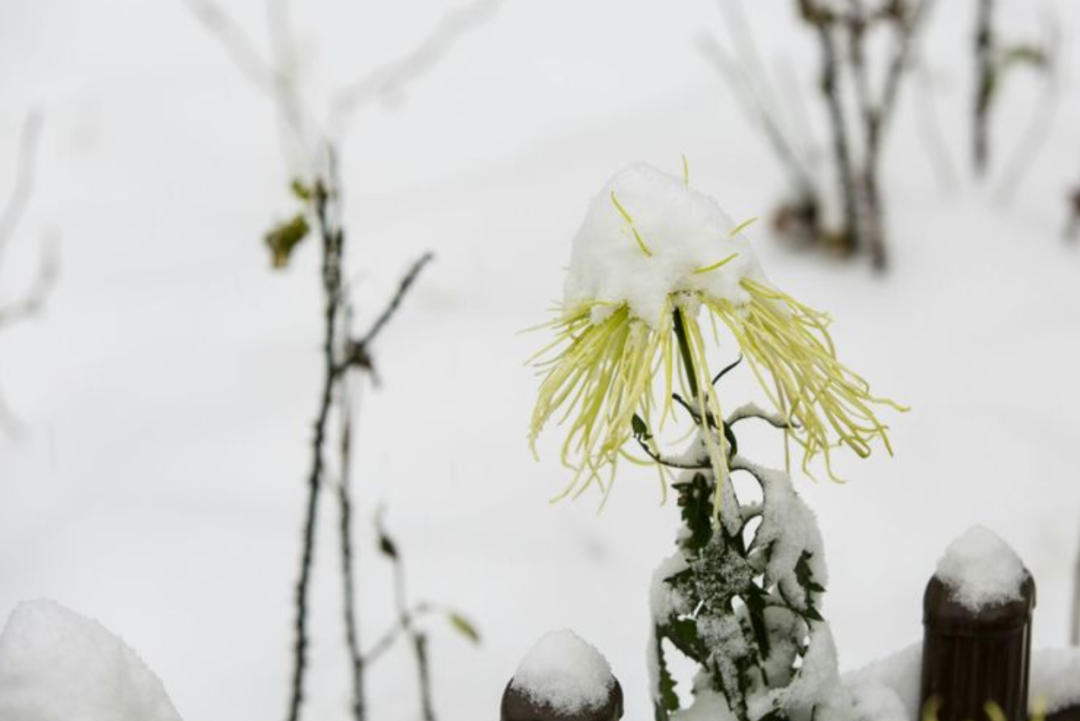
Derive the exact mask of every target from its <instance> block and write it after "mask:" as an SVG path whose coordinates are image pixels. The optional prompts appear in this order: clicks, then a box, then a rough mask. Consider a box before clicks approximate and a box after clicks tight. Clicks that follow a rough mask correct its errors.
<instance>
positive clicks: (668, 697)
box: [653, 627, 679, 721]
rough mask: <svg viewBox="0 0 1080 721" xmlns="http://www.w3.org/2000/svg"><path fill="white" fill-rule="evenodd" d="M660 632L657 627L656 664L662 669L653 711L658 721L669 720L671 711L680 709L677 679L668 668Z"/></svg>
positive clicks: (655, 638)
mask: <svg viewBox="0 0 1080 721" xmlns="http://www.w3.org/2000/svg"><path fill="white" fill-rule="evenodd" d="M660 634H661V630H660V628H659V627H657V628H656V631H655V634H654V638H653V643H655V644H656V665H657V667H658V670H659V671H660V673H659V678H657V683H658V684H659V686H660V687H659V688H658V689H657V691H658V692H659V693H657V694H656V702H655V703H654V704H653V711H654V718H655V720H656V721H668V719H670V718H671V715H670V714H671V712H672V711H678V710H679V696H678V694H677V693H675V679H674V678H673V677H672V675H671V671H669V670H668V666H667V659H666V658H665V657H664V641H663V638H662V637H661V635H660Z"/></svg>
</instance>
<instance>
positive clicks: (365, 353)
mask: <svg viewBox="0 0 1080 721" xmlns="http://www.w3.org/2000/svg"><path fill="white" fill-rule="evenodd" d="M185 2H186V4H187V6H188V8H189V9H190V10H191V11H192V13H193V14H194V15H195V16H196V18H198V19H199V21H200V22H201V23H202V25H203V26H204V27H205V28H206V29H207V31H208V32H209V33H210V34H211V35H212V36H214V37H215V38H216V39H217V40H218V41H219V42H220V43H221V44H222V45H223V47H224V48H225V50H226V51H227V52H228V53H229V55H230V57H231V58H232V60H233V62H234V64H236V65H237V67H238V68H239V69H240V71H241V72H242V73H243V74H244V76H245V77H247V78H248V80H249V81H250V82H251V83H252V84H253V85H255V86H256V87H257V88H258V89H259V90H260V91H262V92H264V93H266V94H268V95H269V96H270V98H271V99H272V100H273V102H274V105H275V109H276V111H277V117H278V119H279V121H280V122H281V123H282V125H283V131H284V130H287V131H288V132H289V133H291V135H292V139H293V140H295V141H297V143H298V145H299V146H300V149H301V151H302V153H303V158H302V160H301V162H302V167H303V168H304V169H305V172H304V173H303V174H302V175H303V176H304V177H314V178H315V180H314V183H313V184H312V185H311V187H310V188H309V187H308V186H307V185H306V184H305V183H304V182H300V181H297V182H296V183H295V184H294V190H295V191H296V194H297V195H298V196H299V197H301V198H303V199H305V202H307V203H309V206H308V207H307V208H306V210H305V213H303V214H301V215H300V216H299V217H300V220H301V221H302V222H301V224H300V225H299V226H298V227H300V228H301V231H300V234H299V236H298V238H296V239H295V240H294V241H293V244H295V243H298V242H299V241H300V240H302V239H303V237H304V236H305V235H306V233H307V231H308V224H307V222H306V221H307V215H308V214H309V213H310V215H311V216H312V217H313V220H314V222H313V225H314V229H315V233H316V235H317V236H318V239H319V241H320V246H321V266H320V276H321V285H322V299H323V311H322V326H323V342H322V362H323V382H322V386H321V391H320V394H319V400H318V404H317V411H316V414H315V421H314V424H313V426H314V433H313V437H312V440H311V451H312V458H311V466H310V470H309V472H308V475H307V499H306V504H305V514H304V520H303V535H302V548H301V554H300V569H299V574H298V578H297V581H296V586H295V620H294V636H295V639H294V644H293V669H292V678H291V686H290V692H289V705H288V719H289V721H298V719H299V717H300V711H301V706H302V704H303V701H304V692H305V680H306V673H307V667H308V643H309V640H308V638H309V636H308V625H309V618H308V617H309V607H308V601H309V595H310V585H311V578H312V572H313V566H314V558H315V537H316V528H317V525H318V509H319V494H320V491H321V489H322V486H323V485H324V483H325V480H326V475H327V460H326V454H327V444H328V443H330V442H331V439H330V430H331V429H330V428H329V424H330V422H331V419H332V418H333V417H334V416H335V414H336V417H337V419H338V420H339V421H340V429H339V433H340V438H339V439H338V441H339V446H338V452H339V456H340V469H339V470H340V473H341V477H340V479H339V482H338V484H337V502H338V509H339V533H340V551H341V572H342V576H343V581H344V599H343V601H344V605H345V608H344V618H345V640H346V646H347V649H348V653H349V659H350V667H351V672H352V681H353V703H352V711H353V716H354V718H355V719H356V721H362V720H363V719H364V717H365V715H366V706H365V701H364V670H365V665H366V660H365V658H364V657H363V656H362V654H361V652H360V624H359V619H358V618H357V615H356V596H355V582H356V574H355V554H354V552H353V548H352V525H353V517H354V514H353V508H354V499H353V497H352V486H351V479H350V474H351V466H352V432H353V420H354V415H355V409H354V407H353V399H351V398H350V385H349V381H350V379H349V377H348V374H347V371H349V370H350V369H357V370H360V371H367V372H368V373H371V374H372V375H373V373H374V368H373V363H372V361H371V357H370V350H369V349H370V346H371V344H372V343H373V342H374V341H375V339H376V338H377V337H378V335H379V334H380V333H381V332H382V331H383V330H384V328H385V327H386V325H387V324H388V323H389V322H390V320H392V318H393V317H394V315H395V314H396V312H397V311H398V309H399V307H400V305H401V303H402V300H403V299H404V297H405V295H406V294H407V292H408V290H409V289H410V287H411V286H412V284H413V283H414V281H415V280H416V278H417V276H418V275H419V273H420V271H421V270H422V268H423V266H424V265H426V264H427V263H428V262H429V261H430V260H431V254H430V253H429V254H426V255H424V256H423V257H422V258H420V259H419V260H418V261H417V262H416V263H414V264H413V266H412V267H411V269H410V270H409V272H408V273H406V275H405V276H404V277H403V278H402V279H401V281H400V283H399V286H398V289H397V292H396V293H395V295H394V296H393V297H392V298H391V300H390V302H389V304H388V306H387V307H386V308H385V309H384V310H383V312H382V313H381V314H380V315H379V316H378V318H377V319H376V320H375V322H374V323H373V325H372V327H371V328H370V329H369V330H368V331H367V333H365V334H364V335H363V336H361V337H360V338H359V339H355V338H352V337H350V335H349V328H350V326H351V313H352V306H351V303H350V301H349V299H348V295H349V288H348V286H347V284H346V283H344V282H343V280H342V269H343V265H344V258H345V247H346V243H345V232H344V228H343V221H342V217H341V215H342V213H341V207H342V199H341V196H342V189H341V185H340V182H339V179H338V173H337V163H336V158H337V154H338V150H339V147H338V144H339V143H340V142H341V137H339V136H337V135H327V134H325V133H324V132H323V131H322V129H321V128H322V125H321V123H320V122H318V119H316V118H315V116H314V115H313V114H312V113H311V112H310V111H309V110H308V109H307V108H306V107H305V106H304V104H303V102H302V97H301V93H300V90H299V88H298V86H297V83H296V81H295V77H294V76H295V65H296V58H295V43H294V42H293V38H292V32H291V23H290V19H289V5H288V0H266V2H267V6H266V7H267V16H268V25H269V29H270V43H269V50H268V52H267V53H265V54H264V53H263V52H262V51H260V50H259V49H258V47H257V46H256V45H255V43H253V42H252V41H251V39H250V38H249V37H248V35H247V34H246V33H245V32H244V30H243V28H242V27H241V26H240V25H239V24H238V23H237V22H236V21H234V20H233V19H232V18H231V17H230V16H229V15H227V14H226V13H225V12H224V11H223V10H222V9H221V8H220V7H219V6H218V5H217V4H215V3H214V2H213V0H185ZM499 2H500V0H476V2H474V3H473V4H472V5H469V6H466V7H462V8H459V9H458V10H456V11H454V12H451V13H450V14H449V15H447V16H446V17H445V18H444V19H443V21H442V22H441V23H440V24H439V26H438V27H437V28H436V29H435V31H434V32H433V33H432V34H431V35H430V36H429V37H428V38H427V39H426V40H425V41H423V42H422V43H421V44H420V45H419V46H418V47H417V48H416V49H415V50H414V51H413V52H411V53H409V54H408V55H406V56H405V57H404V58H402V59H401V60H399V61H397V62H394V63H387V64H386V65H383V66H380V67H378V68H376V69H375V70H374V71H372V72H371V73H369V74H368V75H366V76H365V77H364V78H363V79H362V80H360V81H358V82H357V83H355V84H354V85H352V86H350V87H349V88H347V89H346V90H345V91H343V93H342V94H341V95H340V96H339V97H338V99H337V101H336V102H335V104H334V106H333V108H332V110H331V116H332V120H333V121H334V122H336V123H338V125H337V126H335V127H337V129H338V131H340V130H342V129H343V128H342V126H341V125H340V124H341V123H343V122H344V121H345V120H346V119H348V117H349V116H351V114H352V112H353V111H355V110H356V109H358V108H359V107H361V106H362V105H364V104H366V103H367V102H370V101H371V100H372V99H376V98H377V97H385V96H386V95H387V94H390V93H393V92H398V91H400V90H401V89H402V88H403V87H404V86H405V85H406V84H407V83H408V82H410V81H411V80H413V79H415V78H417V77H419V76H420V75H422V74H423V73H425V72H427V71H428V70H430V69H431V68H432V67H434V65H435V64H437V62H438V61H439V60H440V59H441V58H442V57H443V56H444V55H445V54H446V52H447V51H448V50H449V49H450V47H451V46H452V45H453V44H454V42H455V41H456V39H457V38H458V36H460V35H461V34H463V33H464V32H465V31H466V30H467V29H468V28H470V27H472V26H473V25H475V24H477V23H478V22H480V21H481V20H483V19H486V18H487V17H488V16H489V15H490V14H491V11H492V10H494V8H495V7H496V6H497V5H498V4H499ZM279 135H280V137H281V140H282V144H283V148H284V150H285V154H286V157H290V153H289V150H290V147H289V146H288V145H287V143H286V137H285V136H286V134H285V132H281V133H280V134H279ZM287 259H288V254H287V253H286V254H285V256H284V261H287ZM402 583H403V581H402ZM402 592H403V589H402ZM404 618H411V617H406V616H403V619H404ZM410 624H411V621H410ZM408 629H409V633H410V638H411V639H412V643H413V646H414V652H415V654H416V657H417V664H418V669H419V671H420V674H421V680H422V691H423V693H424V696H423V698H424V709H425V718H427V719H429V721H430V719H432V718H433V714H432V713H431V709H430V693H429V681H428V670H427V654H426V640H425V637H424V636H423V634H421V633H420V632H419V631H416V630H415V629H414V628H413V627H412V625H409V626H408Z"/></svg>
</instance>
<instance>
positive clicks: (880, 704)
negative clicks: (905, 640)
mask: <svg viewBox="0 0 1080 721" xmlns="http://www.w3.org/2000/svg"><path fill="white" fill-rule="evenodd" d="M921 667H922V644H921V643H914V644H912V645H910V646H908V647H907V648H905V649H903V650H901V651H898V652H896V653H894V654H892V655H891V656H887V657H885V658H882V659H879V660H877V661H873V662H871V663H869V664H867V665H866V666H864V667H862V668H860V669H857V670H855V671H851V672H849V673H846V674H844V676H843V679H842V680H843V683H844V686H845V688H847V689H848V690H849V691H850V692H851V695H852V697H853V699H854V702H855V708H856V711H857V712H859V713H860V715H861V716H862V717H864V718H870V719H873V721H917V720H918V719H919V718H920V709H919V676H920V673H921ZM1078 678H1080V648H1048V649H1042V650H1039V651H1035V652H1034V653H1033V654H1032V656H1031V678H1030V682H1029V692H1028V701H1029V708H1030V711H1031V712H1032V714H1034V713H1035V712H1037V711H1038V710H1040V704H1043V706H1042V708H1041V710H1042V711H1045V712H1046V713H1048V714H1051V713H1054V712H1055V711H1060V710H1061V709H1064V708H1066V707H1069V706H1073V705H1076V704H1080V684H1078V683H1077V679H1078ZM861 711H866V715H864V716H863V715H862V714H861Z"/></svg>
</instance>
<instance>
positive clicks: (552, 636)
mask: <svg viewBox="0 0 1080 721" xmlns="http://www.w3.org/2000/svg"><path fill="white" fill-rule="evenodd" d="M622 715H623V692H622V686H620V685H619V680H618V679H617V678H615V676H614V675H613V674H612V673H611V666H609V665H608V662H607V660H605V659H604V657H603V656H602V655H601V654H600V652H599V651H597V650H596V649H595V648H593V647H592V646H590V645H589V644H587V643H586V642H585V641H583V640H582V639H581V638H580V637H578V636H577V635H576V634H575V633H573V632H572V631H555V632H552V633H549V634H547V635H546V636H544V637H543V638H542V639H540V642H539V643H537V644H536V646H534V647H533V649H532V650H531V651H529V653H528V654H526V655H525V658H524V659H522V662H521V665H520V666H519V667H518V670H517V672H516V673H515V674H514V677H513V678H511V679H510V682H509V683H508V684H506V690H505V691H503V696H502V704H501V708H500V714H499V718H500V719H501V720H502V721H619V719H621V718H622Z"/></svg>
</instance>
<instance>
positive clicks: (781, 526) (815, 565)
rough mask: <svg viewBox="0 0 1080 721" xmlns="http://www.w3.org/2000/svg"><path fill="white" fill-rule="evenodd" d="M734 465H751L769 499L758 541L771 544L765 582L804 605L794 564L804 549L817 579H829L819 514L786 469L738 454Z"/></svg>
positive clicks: (823, 584) (825, 585) (826, 583)
mask: <svg viewBox="0 0 1080 721" xmlns="http://www.w3.org/2000/svg"><path fill="white" fill-rule="evenodd" d="M732 465H733V466H739V465H742V466H745V467H747V468H750V469H752V470H753V472H754V474H755V475H756V476H757V477H758V478H760V479H761V480H762V482H763V490H764V493H765V498H766V503H765V504H764V506H763V513H762V517H761V525H760V526H759V527H758V530H757V536H756V543H757V544H758V545H759V546H760V547H761V548H765V547H767V546H771V547H772V551H771V553H770V555H769V562H768V564H767V565H766V567H765V580H766V583H769V584H772V583H775V584H776V585H777V586H779V588H780V590H781V592H782V593H783V594H784V597H785V598H787V599H788V600H789V601H791V602H792V603H794V604H796V605H798V606H799V607H801V608H804V607H805V605H806V603H807V601H808V599H807V598H806V591H805V590H804V589H803V587H802V586H801V585H800V584H799V580H798V577H797V576H796V574H795V566H796V564H798V562H799V559H800V558H801V557H802V554H803V553H804V552H806V553H809V554H810V557H809V559H808V560H807V565H809V567H810V570H811V571H812V572H813V574H814V580H815V581H816V582H817V583H819V584H820V585H822V586H823V587H826V588H827V586H828V583H829V571H828V566H827V565H826V563H825V548H824V544H823V543H822V540H821V530H820V529H819V528H818V522H817V517H816V516H815V515H814V512H813V511H811V510H810V507H809V506H807V505H806V502H805V501H803V499H802V498H801V497H800V496H799V494H798V493H796V492H795V487H794V485H793V484H792V479H791V476H789V475H788V474H787V473H785V472H783V471H777V470H773V469H770V468H764V467H762V466H759V465H757V464H754V463H751V462H750V461H748V460H747V459H745V458H742V457H739V456H736V457H735V459H734V461H733V463H732Z"/></svg>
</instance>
